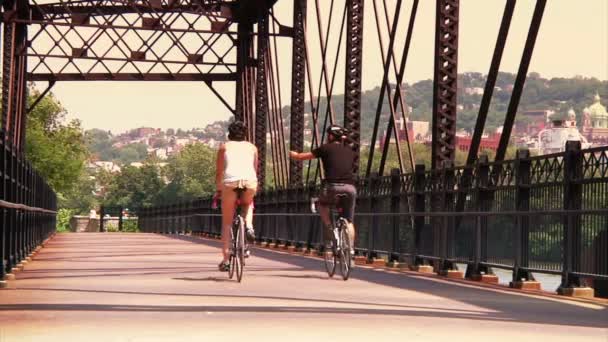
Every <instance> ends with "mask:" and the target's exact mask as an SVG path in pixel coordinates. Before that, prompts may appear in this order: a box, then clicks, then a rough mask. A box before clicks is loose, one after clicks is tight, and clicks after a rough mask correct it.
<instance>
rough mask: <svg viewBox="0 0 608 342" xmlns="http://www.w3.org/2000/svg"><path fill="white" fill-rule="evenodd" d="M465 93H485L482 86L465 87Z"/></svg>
mask: <svg viewBox="0 0 608 342" xmlns="http://www.w3.org/2000/svg"><path fill="white" fill-rule="evenodd" d="M464 93H465V94H467V95H483V88H480V87H473V88H464Z"/></svg>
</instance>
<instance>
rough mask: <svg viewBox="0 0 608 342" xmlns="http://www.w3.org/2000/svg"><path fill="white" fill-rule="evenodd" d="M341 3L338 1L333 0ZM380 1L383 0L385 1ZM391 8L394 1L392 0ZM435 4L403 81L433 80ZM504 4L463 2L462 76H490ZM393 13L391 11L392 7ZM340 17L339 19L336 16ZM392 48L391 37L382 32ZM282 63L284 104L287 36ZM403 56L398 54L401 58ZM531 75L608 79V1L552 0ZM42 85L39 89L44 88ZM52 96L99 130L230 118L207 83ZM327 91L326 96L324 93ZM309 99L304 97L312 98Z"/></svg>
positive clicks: (420, 22)
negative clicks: (466, 74) (463, 74)
mask: <svg viewBox="0 0 608 342" xmlns="http://www.w3.org/2000/svg"><path fill="white" fill-rule="evenodd" d="M412 2H413V1H411V0H405V1H404V4H405V5H404V6H403V9H402V17H401V18H402V19H401V21H400V22H399V26H398V37H399V39H398V40H397V41H398V42H399V43H398V44H397V45H396V47H395V49H396V51H397V53H396V55H397V56H400V55H401V52H400V51H401V49H402V46H403V43H402V42H403V41H404V37H405V34H406V30H407V20H408V17H409V12H410V9H411V3H412ZM320 3H322V5H321V6H325V7H322V8H320V13H321V17H322V19H323V22H324V26H325V27H327V19H328V18H329V15H328V14H327V13H329V8H328V3H329V1H320ZM336 3H338V4H339V3H341V0H338V1H336ZM380 3H381V1H379V2H378V4H380ZM387 3H388V4H389V6H390V5H391V4H392V6H394V4H395V1H394V0H389V1H387ZM365 4H366V5H365V6H366V8H365V11H366V15H365V18H364V25H365V31H364V53H363V58H364V69H363V82H362V88H363V90H367V89H371V88H374V87H376V86H377V85H379V83H380V81H381V77H382V62H381V59H380V49H379V39H378V35H377V30H376V23H375V19H374V9H373V0H367V1H366V2H365ZM434 4H435V2H434V1H431V0H423V1H420V6H419V9H418V16H417V19H416V26H415V28H414V38H413V41H412V46H411V49H410V55H409V58H408V63H407V68H406V82H410V83H411V82H416V81H419V80H423V79H431V78H432V77H433V48H434V26H435V19H434V15H435V5H434ZM504 4H505V1H504V0H490V1H488V0H461V1H460V29H459V66H458V71H459V72H482V73H484V74H485V73H487V71H488V69H489V64H490V60H491V57H492V53H493V49H494V44H495V42H496V36H497V33H498V27H499V24H500V20H501V17H502V12H503V9H504ZM534 4H535V1H533V0H519V1H518V3H517V6H516V9H515V15H514V18H513V22H512V24H511V30H510V32H509V40H508V42H507V47H506V51H505V54H504V57H503V62H502V64H501V71H505V72H513V73H515V72H516V71H517V68H518V66H519V62H520V59H521V54H522V50H523V46H524V43H525V39H526V35H527V31H528V27H529V25H530V20H531V17H532V13H533V10H534ZM291 11H292V1H291V0H279V1H278V3H277V5H276V6H275V13H276V16H277V18H278V20H279V21H281V23H283V24H285V25H288V26H291V16H292V14H291ZM389 11H391V12H392V9H390V10H389ZM315 12H316V11H315V7H314V1H309V8H308V17H309V27H308V35H309V37H308V41H309V53H310V59H311V65H312V69H314V71H313V72H312V74H313V80H314V81H313V88H314V92H316V91H317V89H318V79H319V77H320V76H319V73H320V69H321V68H320V65H321V58H320V48H319V43H318V41H319V40H318V32H317V31H316V28H315V26H316V25H313V21H316V15H315ZM336 13H338V14H336ZM340 17H341V12H340V10H336V12H334V15H332V18H333V23H332V31H331V32H332V35H331V36H330V38H329V41H328V46H329V48H328V50H329V51H334V52H333V53H330V55H331V56H330V57H328V59H327V62H328V64H329V65H332V66H333V60H334V56H335V51H336V50H337V40H338V36H339V35H338V34H336V33H337V32H338V30H339V24H340V21H339V19H338V18H340ZM383 39H384V42H385V44H388V39H387V35H386V34H384V35H383ZM277 49H278V58H277V60H278V62H279V72H278V74H279V75H280V82H281V96H282V102H281V103H282V105H287V104H288V102H289V98H290V94H289V90H290V89H289V88H290V82H291V79H290V78H291V69H290V61H291V44H290V41H289V40H288V39H286V38H280V39H279V40H278V45H277ZM397 58H399V57H397ZM338 61H339V63H338V69H337V75H338V76H337V77H336V80H335V84H336V85H337V87H336V89H335V90H334V93H343V83H344V78H343V77H342V75H343V73H344V55H343V54H342V55H341V56H340V58H339V59H338ZM529 71H530V72H538V73H540V74H541V75H542V76H543V77H549V78H551V77H572V76H576V75H579V76H584V77H595V78H598V79H601V80H608V1H606V0H584V1H572V0H549V1H548V4H547V7H546V9H545V15H544V18H543V22H542V25H541V29H540V32H539V36H538V40H537V44H536V48H535V51H534V56H533V58H532V62H531V65H530V70H529ZM45 86H46V84H45V83H43V82H42V83H38V84H36V87H37V88H39V89H43V88H44V87H45ZM217 86H218V89H219V91H220V92H221V93H223V94H225V95H226V97H227V99H228V100H229V101H233V99H234V96H233V95H234V84H233V83H224V84H218V85H217ZM53 93H54V94H55V96H56V98H57V99H58V100H59V101H60V102H61V104H62V105H63V106H64V107H65V108H66V110H67V112H68V118H70V119H71V118H75V119H79V120H81V122H82V125H83V127H84V128H86V129H90V128H101V129H104V130H111V131H112V132H114V133H118V132H123V131H126V130H128V129H131V128H136V127H142V126H151V127H155V128H163V129H166V128H193V127H204V126H205V125H207V124H208V123H211V122H213V121H216V120H225V119H228V118H229V117H230V115H231V114H230V113H229V112H228V111H227V110H226V108H225V107H224V106H223V104H222V103H221V102H220V101H218V100H217V99H216V98H215V96H214V95H213V94H212V93H211V92H210V91H209V90H208V89H207V88H206V86H205V85H204V84H202V83H195V82H165V83H162V82H86V83H85V82H58V83H57V84H56V85H55V87H54V88H53ZM322 94H323V93H322ZM308 99H309V95H308V94H307V100H308Z"/></svg>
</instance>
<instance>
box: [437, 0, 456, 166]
mask: <svg viewBox="0 0 608 342" xmlns="http://www.w3.org/2000/svg"><path fill="white" fill-rule="evenodd" d="M459 3H460V1H459V0H437V7H436V11H437V15H436V25H435V82H434V88H433V144H432V152H431V153H432V167H433V169H437V168H441V167H442V166H443V165H442V164H443V162H445V161H453V160H454V156H455V153H456V151H455V148H454V147H455V145H456V142H455V139H456V108H457V103H456V100H457V99H456V91H457V87H458V85H457V78H458V19H459V18H458V13H459V11H458V10H459Z"/></svg>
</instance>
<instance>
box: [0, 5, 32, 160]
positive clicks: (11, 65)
mask: <svg viewBox="0 0 608 342" xmlns="http://www.w3.org/2000/svg"><path fill="white" fill-rule="evenodd" d="M28 8H29V6H28V2H27V0H15V1H9V2H6V3H5V4H4V12H5V13H4V14H5V18H9V21H7V22H6V23H5V24H4V37H3V56H2V76H3V77H2V129H3V131H4V132H5V136H4V138H5V139H6V140H7V141H9V142H10V143H11V144H12V145H13V146H14V147H15V148H16V149H17V150H21V149H22V147H23V145H24V137H25V122H26V120H25V107H26V105H27V90H28V89H27V80H26V72H27V57H25V56H24V55H25V52H26V51H25V49H26V46H27V24H23V23H16V22H15V21H14V20H17V19H27V17H28Z"/></svg>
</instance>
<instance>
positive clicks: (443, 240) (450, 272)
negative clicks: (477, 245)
mask: <svg viewBox="0 0 608 342" xmlns="http://www.w3.org/2000/svg"><path fill="white" fill-rule="evenodd" d="M442 172H443V175H442V178H443V191H442V198H441V203H440V205H441V209H440V210H441V211H444V212H454V205H455V203H454V191H455V190H456V187H455V185H456V182H455V180H456V176H455V174H454V173H455V170H454V162H452V161H451V160H447V161H444V165H443V169H442ZM441 221H442V225H441V228H440V246H441V254H440V256H441V262H440V264H441V271H440V274H441V275H443V276H446V277H450V278H463V277H464V273H463V272H462V271H459V270H458V266H457V265H456V262H455V261H454V258H455V251H454V245H455V243H454V242H455V232H454V216H444V217H442V218H441Z"/></svg>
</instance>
